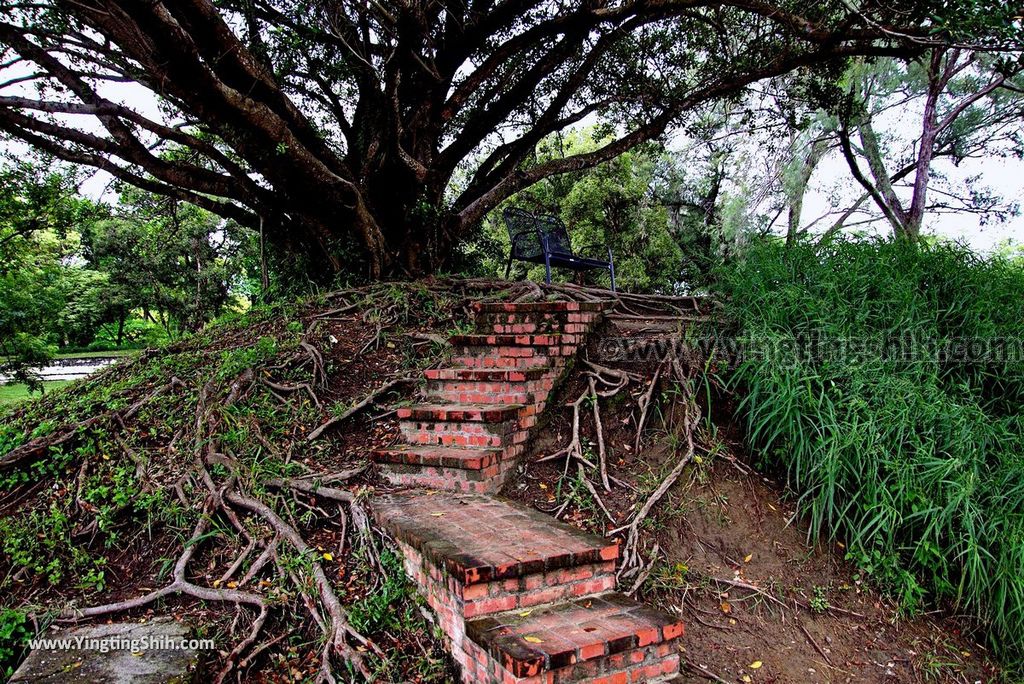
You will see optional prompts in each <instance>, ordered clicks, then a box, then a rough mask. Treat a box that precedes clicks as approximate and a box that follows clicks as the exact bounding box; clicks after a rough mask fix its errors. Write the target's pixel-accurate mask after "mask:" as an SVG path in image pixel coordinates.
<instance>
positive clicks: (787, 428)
mask: <svg viewBox="0 0 1024 684" xmlns="http://www.w3.org/2000/svg"><path fill="white" fill-rule="evenodd" d="M720 277H721V280H720V283H719V289H720V292H721V294H723V295H724V296H725V297H724V298H725V300H726V301H727V310H728V313H729V314H730V315H731V317H732V318H733V319H734V320H735V321H736V322H737V323H738V325H739V329H740V332H741V335H742V337H741V340H742V341H744V342H745V343H746V346H747V349H748V350H760V351H766V352H767V353H752V354H748V355H747V356H746V357H745V358H742V359H741V360H740V362H739V363H738V364H737V366H736V367H735V368H734V370H733V373H732V377H731V382H732V384H734V385H738V386H741V387H743V388H744V394H745V398H744V399H743V401H742V402H741V404H740V407H739V409H740V411H741V412H742V414H743V416H744V417H745V419H746V423H747V426H748V434H749V438H750V440H751V441H752V442H753V443H754V445H756V447H757V448H758V452H759V454H760V457H761V459H762V461H763V462H764V463H765V464H766V465H769V466H775V467H778V468H780V469H782V470H783V471H784V473H785V474H786V476H787V478H788V482H789V484H790V486H791V487H792V488H793V489H794V490H795V491H796V492H797V493H798V494H799V502H800V504H801V507H802V509H803V511H804V513H805V514H806V515H807V518H808V519H809V522H810V524H811V532H812V534H813V535H815V536H817V535H825V536H829V537H838V538H843V539H845V540H846V541H847V543H848V548H849V549H850V557H851V558H852V559H853V560H854V561H856V562H857V563H858V564H859V565H860V566H861V568H862V569H863V571H864V572H866V573H867V574H868V575H870V576H871V577H872V578H873V579H874V580H876V581H877V582H879V583H880V584H882V585H884V586H887V587H889V588H890V589H891V590H893V591H894V592H895V593H896V594H897V595H898V596H899V597H900V598H901V599H902V601H903V604H904V606H905V607H906V608H908V609H913V608H915V607H917V606H918V605H920V602H921V600H922V599H928V600H930V601H932V602H936V603H942V602H947V601H948V602H951V603H952V604H954V605H955V607H956V609H957V610H958V611H962V612H963V613H966V614H970V615H973V616H974V617H975V618H976V619H977V620H978V621H979V622H980V623H982V624H984V625H985V626H987V628H988V641H989V643H990V644H991V646H992V648H993V650H994V651H995V652H997V653H998V654H999V655H1001V656H1002V657H1004V658H1006V659H1007V660H1008V661H1009V662H1010V663H1011V664H1012V665H1014V666H1024V660H1022V657H1021V654H1022V653H1024V462H1022V460H1021V456H1020V454H1021V453H1024V425H1022V422H1021V417H1020V416H1021V408H1022V402H1024V363H1022V361H1021V360H1020V359H1019V358H1016V359H1014V357H1013V356H1012V354H1011V356H1010V358H1009V360H1004V359H1000V358H998V354H999V353H1000V348H1001V345H1002V342H1001V341H1004V340H1005V341H1009V342H1010V343H1019V342H1020V341H1021V340H1024V296H1022V294H1024V269H1022V268H1021V266H1020V265H1019V263H1013V262H1007V261H1005V260H1002V259H999V258H993V259H981V258H979V257H977V256H976V255H974V254H973V253H971V252H970V251H968V250H967V249H965V248H962V247H959V246H954V245H945V244H936V245H931V246H924V247H921V248H920V249H915V248H913V247H910V246H907V245H903V244H896V243H892V242H884V241H882V242H875V241H840V242H836V243H833V244H830V245H829V246H828V247H827V248H825V249H823V250H822V251H817V252H816V250H815V249H814V248H813V247H811V246H807V245H799V244H798V245H796V246H794V247H793V248H792V249H789V250H787V249H785V248H784V247H783V246H782V245H780V244H777V243H775V242H766V243H763V244H758V245H756V246H754V247H752V248H751V249H750V250H749V252H748V254H747V256H746V258H745V259H744V260H743V261H741V262H739V263H736V264H734V265H732V266H731V267H729V268H727V269H723V270H722V271H721V272H720ZM965 340H967V341H979V342H980V344H982V345H987V347H983V349H984V348H994V350H995V351H994V353H993V354H978V353H972V354H970V355H965V354H964V353H962V352H963V351H964V348H963V346H962V344H961V343H962V342H963V341H965ZM886 349H888V350H894V349H895V350H898V353H888V354H887V353H881V351H884V350H886ZM1008 349H1009V351H1011V352H1012V351H1013V348H1012V344H1011V346H1010V347H1009V348H1008ZM771 350H775V351H774V352H773V351H771ZM801 350H803V351H809V352H810V353H796V352H798V351H801ZM880 350H881V351H880ZM944 350H945V351H946V352H949V353H942V352H943V351H944ZM968 351H969V348H968ZM1017 351H1019V350H1017Z"/></svg>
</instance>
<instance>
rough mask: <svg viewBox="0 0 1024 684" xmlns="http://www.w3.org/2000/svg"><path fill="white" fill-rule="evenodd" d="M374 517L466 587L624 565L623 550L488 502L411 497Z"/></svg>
mask: <svg viewBox="0 0 1024 684" xmlns="http://www.w3.org/2000/svg"><path fill="white" fill-rule="evenodd" d="M373 508H374V511H375V514H376V516H377V517H378V519H379V520H380V523H381V525H383V526H384V527H385V528H386V529H387V530H388V531H389V532H390V533H391V534H392V536H394V537H395V539H397V540H398V541H400V542H403V543H405V544H408V545H409V546H411V547H413V548H414V549H416V550H417V551H418V552H419V553H421V554H422V555H423V557H424V559H425V560H428V561H430V562H432V563H434V564H435V565H438V566H439V567H441V568H443V569H444V571H445V572H446V573H447V574H448V575H450V576H451V577H452V578H454V579H456V580H458V581H459V582H460V583H462V584H463V585H465V586H471V585H474V584H480V583H485V582H494V581H498V580H508V579H513V578H520V577H523V576H525V575H529V574H533V573H538V572H544V571H551V570H557V569H560V568H567V567H573V566H580V565H588V564H595V563H596V564H605V563H608V562H611V563H612V565H614V561H615V559H616V558H618V555H619V547H618V546H617V545H616V544H615V543H614V542H611V541H608V540H606V539H603V538H601V537H596V536H594V535H591V534H587V533H585V532H581V531H580V530H578V529H576V528H574V527H571V526H569V525H566V524H565V523H562V522H559V521H557V520H555V519H554V518H552V517H551V516H548V515H545V514H543V513H541V512H539V511H535V510H533V509H530V508H527V507H525V506H522V505H520V504H518V503H515V502H512V501H507V500H504V499H500V498H497V497H490V496H479V495H473V494H466V495H464V494H447V493H440V492H408V493H401V494H393V495H390V496H387V497H382V498H380V499H378V500H376V502H375V503H374V506H373Z"/></svg>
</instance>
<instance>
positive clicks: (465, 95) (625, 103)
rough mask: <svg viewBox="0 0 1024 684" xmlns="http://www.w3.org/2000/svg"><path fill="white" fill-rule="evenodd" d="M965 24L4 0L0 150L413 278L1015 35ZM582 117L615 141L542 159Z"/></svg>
mask: <svg viewBox="0 0 1024 684" xmlns="http://www.w3.org/2000/svg"><path fill="white" fill-rule="evenodd" d="M952 4H953V5H956V7H954V9H952V10H951V9H949V8H950V5H951V3H944V2H928V0H915V1H912V2H899V1H898V0H897V1H890V0H886V1H882V0H824V1H820V0H816V1H814V2H811V1H805V0H787V1H783V2H781V3H776V2H768V1H762V0H726V1H721V0H715V1H711V2H707V1H702V0H574V1H569V0H218V1H217V2H211V1H210V0H120V1H119V0H69V1H67V2H63V1H57V0H36V1H34V2H10V1H6V0H0V8H2V9H3V18H2V20H0V44H2V47H3V55H2V56H0V67H2V71H0V81H2V82H0V129H2V130H3V131H4V132H5V133H6V134H7V135H8V136H10V137H12V138H15V139H18V140H20V141H23V142H26V143H28V144H30V145H32V146H34V147H36V148H38V149H40V150H43V151H44V152H46V153H49V154H51V155H54V156H56V157H58V158H60V159H63V160H65V161H68V162H73V163H77V164H82V165H86V166H90V167H95V168H98V169H102V170H104V171H106V172H108V173H110V174H112V175H113V176H114V177H116V178H118V179H120V180H121V181H124V182H127V183H131V184H134V185H136V186H139V187H141V188H144V189H147V190H151V191H155V192H159V193H165V194H168V195H172V196H175V197H178V198H181V199H185V200H188V201H191V202H194V203H195V204H197V205H199V206H202V207H204V208H206V209H208V210H211V211H213V212H216V213H217V214H220V215H222V216H224V217H226V218H230V219H233V220H235V221H238V222H239V223H241V224H244V225H247V226H250V227H252V228H254V229H255V228H258V229H260V230H262V231H263V234H264V235H265V236H266V239H267V241H268V242H270V243H272V244H274V245H276V246H278V247H279V248H282V249H285V250H289V251H291V252H298V253H301V254H304V255H307V256H308V257H309V258H310V262H309V263H310V264H312V265H313V267H314V268H323V269H325V272H329V271H331V270H334V271H337V270H341V269H346V270H348V269H351V270H358V271H362V272H363V273H364V274H367V275H370V276H380V275H384V274H388V273H396V272H405V273H409V274H418V273H424V272H430V271H432V270H435V269H437V268H440V267H443V266H444V264H445V261H446V259H448V258H450V256H451V254H452V251H453V246H455V245H456V244H457V243H458V242H459V240H460V239H463V238H464V237H465V236H466V235H467V234H468V233H469V232H470V231H472V229H473V228H474V226H476V225H478V224H479V222H480V220H481V218H482V217H483V216H484V215H485V214H486V213H487V212H488V211H490V210H491V209H493V208H494V207H495V206H497V205H498V204H499V203H500V202H502V201H503V200H505V199H507V198H508V197H510V196H511V195H513V194H514V193H515V192H517V191H518V190H521V189H522V188H524V187H527V186H529V185H531V184H533V183H536V182H537V181H539V180H541V179H543V178H545V177H548V176H551V175H554V174H560V173H565V172H569V171H576V170H580V169H584V168H587V167H591V166H594V165H596V164H599V163H601V162H603V161H605V160H608V159H610V158H612V157H614V156H615V155H617V154H619V153H621V152H623V151H624V150H627V149H629V148H631V147H633V146H635V145H637V144H640V143H642V142H645V141H648V140H651V139H654V138H657V137H659V136H661V135H662V134H663V133H665V131H666V129H668V128H669V127H670V126H672V125H673V124H674V123H676V122H678V121H680V119H681V118H682V117H683V116H684V115H686V114H687V113H688V112H692V111H694V110H695V109H697V108H699V107H701V106H702V105H704V104H705V103H708V102H711V101H714V100H716V99H720V98H723V97H730V96H734V95H736V94H738V93H740V92H742V90H743V89H744V88H746V87H747V86H749V85H750V84H752V83H754V82H756V81H758V80H761V79H765V78H769V77H772V76H775V75H778V74H782V73H786V72H789V71H792V70H795V69H800V68H803V67H822V66H826V67H827V66H829V65H837V64H840V63H841V62H842V61H843V60H844V59H846V58H847V57H849V56H851V55H868V56H870V55H913V54H915V52H916V51H918V50H920V49H921V46H922V45H924V44H926V43H928V42H929V41H932V40H936V39H941V40H949V39H954V40H955V38H956V37H955V35H953V34H952V33H951V32H950V31H952V30H954V29H955V28H956V27H957V26H974V25H980V24H983V23H988V24H994V25H997V26H998V25H999V24H1000V22H1004V21H1005V22H1006V23H1004V24H1003V25H1004V26H1008V25H1010V24H1011V23H1012V22H1013V21H1014V19H1013V15H1012V12H1011V8H1010V7H1009V5H1007V6H1006V7H1004V8H994V7H993V6H992V4H991V3H984V2H962V3H959V4H958V3H952ZM936 8H938V9H936ZM936 12H938V13H939V14H936ZM943 13H946V14H945V15H944V14H943ZM950 13H952V14H950ZM979 17H980V18H979ZM143 90H148V91H150V93H151V94H150V95H145V94H144V93H143ZM139 103H147V105H146V106H140V104H139ZM148 103H159V107H157V106H155V105H152V104H148ZM591 116H599V117H600V118H601V120H603V121H608V122H612V123H613V130H614V132H615V134H616V135H615V136H613V138H612V140H611V141H610V142H608V143H607V144H605V145H604V146H603V147H601V148H599V149H597V150H595V151H592V152H588V153H586V154H579V155H575V156H569V157H567V158H559V159H552V160H548V161H544V162H542V163H539V162H534V161H531V154H532V152H533V150H534V148H535V144H536V143H537V142H538V141H539V140H540V139H542V138H543V137H544V136H547V135H550V134H552V133H554V132H556V131H559V130H562V129H564V128H566V127H569V126H572V125H573V124H575V123H577V122H580V121H582V120H584V119H587V118H588V117H591ZM353 247H355V249H354V248H353Z"/></svg>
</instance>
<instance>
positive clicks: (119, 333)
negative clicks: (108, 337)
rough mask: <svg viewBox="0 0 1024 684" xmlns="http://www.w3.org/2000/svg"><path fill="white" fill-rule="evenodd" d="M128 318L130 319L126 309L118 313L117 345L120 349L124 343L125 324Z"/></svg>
mask: <svg viewBox="0 0 1024 684" xmlns="http://www.w3.org/2000/svg"><path fill="white" fill-rule="evenodd" d="M126 318H128V312H127V311H125V309H124V308H122V309H121V310H120V311H118V312H117V342H116V343H115V344H116V346H118V347H120V346H121V342H122V341H124V322H125V319H126Z"/></svg>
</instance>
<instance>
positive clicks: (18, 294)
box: [0, 162, 103, 387]
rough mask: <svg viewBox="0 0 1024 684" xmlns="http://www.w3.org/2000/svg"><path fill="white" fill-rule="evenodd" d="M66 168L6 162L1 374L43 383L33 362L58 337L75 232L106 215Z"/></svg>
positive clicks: (2, 179)
mask: <svg viewBox="0 0 1024 684" xmlns="http://www.w3.org/2000/svg"><path fill="white" fill-rule="evenodd" d="M76 183H77V178H76V177H75V175H74V174H71V173H69V172H67V171H66V170H63V171H62V170H54V169H52V168H50V167H48V166H45V165H38V164H33V163H29V162H16V163H12V164H9V165H7V166H6V167H2V168H0V375H3V376H8V377H10V378H13V379H15V380H17V381H19V382H26V383H28V384H29V385H30V386H33V387H35V386H38V378H37V377H36V376H35V374H34V373H33V372H32V370H31V369H32V368H33V367H36V366H38V365H40V364H42V363H45V362H46V361H47V360H48V359H49V358H50V356H51V354H52V352H53V347H54V345H55V343H56V342H57V340H56V339H54V336H53V330H54V323H55V321H56V320H57V319H58V316H59V314H60V312H61V310H62V309H63V307H64V303H65V298H66V296H67V294H68V293H69V291H70V290H71V289H72V288H70V287H69V282H68V280H67V278H66V274H67V272H68V266H67V263H66V262H67V260H68V259H69V258H70V256H71V255H72V254H73V245H74V243H75V240H74V238H73V236H72V235H71V233H72V231H73V230H75V228H76V227H77V226H78V225H80V224H81V223H83V222H86V221H90V220H92V219H93V218H94V217H95V216H97V215H100V214H102V213H103V209H102V208H101V207H97V206H95V205H94V204H92V203H91V202H88V201H87V200H84V199H82V198H80V197H78V195H77V193H76Z"/></svg>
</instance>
